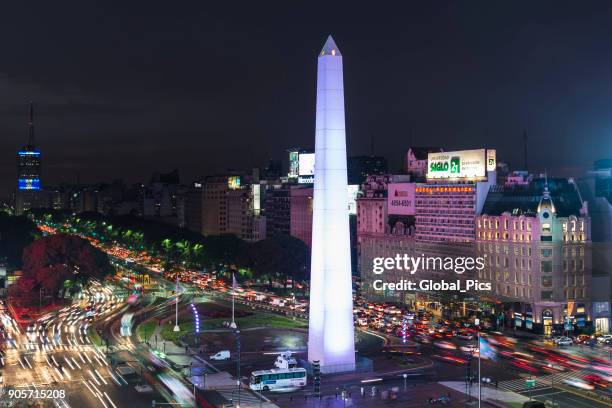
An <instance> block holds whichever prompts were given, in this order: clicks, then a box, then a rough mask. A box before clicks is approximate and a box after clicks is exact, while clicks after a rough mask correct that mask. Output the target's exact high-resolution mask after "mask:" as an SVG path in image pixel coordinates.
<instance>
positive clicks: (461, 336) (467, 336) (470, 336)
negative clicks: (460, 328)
mask: <svg viewBox="0 0 612 408" xmlns="http://www.w3.org/2000/svg"><path fill="white" fill-rule="evenodd" d="M457 338H458V339H461V340H473V339H474V335H473V334H472V333H469V332H459V333H457Z"/></svg>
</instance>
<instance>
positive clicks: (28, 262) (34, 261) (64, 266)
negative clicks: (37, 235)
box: [18, 234, 113, 299]
mask: <svg viewBox="0 0 612 408" xmlns="http://www.w3.org/2000/svg"><path fill="white" fill-rule="evenodd" d="M112 271H113V268H112V266H111V264H110V262H109V260H108V256H107V255H106V254H105V253H104V252H102V251H100V250H99V249H97V248H95V247H94V246H92V245H91V244H90V243H89V241H87V240H84V239H82V238H80V237H78V236H76V235H69V234H57V235H51V236H48V237H44V238H41V239H39V240H36V241H34V242H33V243H32V244H31V245H30V246H28V247H27V248H26V249H25V250H24V253H23V272H22V277H21V278H20V279H19V281H18V287H19V288H20V289H21V290H24V291H25V290H28V291H32V290H34V291H38V290H39V289H44V290H45V293H47V294H48V295H51V296H52V297H53V298H54V299H56V298H59V297H60V293H61V292H62V289H64V288H66V287H72V286H73V285H72V284H73V283H77V282H80V283H85V282H86V281H87V280H88V279H90V278H95V279H99V280H102V279H104V278H105V277H106V276H107V275H108V274H110V273H112ZM66 281H70V282H71V283H70V284H67V283H66Z"/></svg>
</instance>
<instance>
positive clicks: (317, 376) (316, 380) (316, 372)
mask: <svg viewBox="0 0 612 408" xmlns="http://www.w3.org/2000/svg"><path fill="white" fill-rule="evenodd" d="M312 379H313V384H314V393H315V395H319V394H320V393H321V364H319V360H315V361H313V362H312Z"/></svg>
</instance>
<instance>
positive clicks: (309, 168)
mask: <svg viewBox="0 0 612 408" xmlns="http://www.w3.org/2000/svg"><path fill="white" fill-rule="evenodd" d="M299 162H300V167H299V170H300V176H312V175H314V170H315V154H314V153H300V158H299Z"/></svg>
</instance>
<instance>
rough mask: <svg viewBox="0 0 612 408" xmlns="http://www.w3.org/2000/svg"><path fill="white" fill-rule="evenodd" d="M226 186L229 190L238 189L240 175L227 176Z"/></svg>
mask: <svg viewBox="0 0 612 408" xmlns="http://www.w3.org/2000/svg"><path fill="white" fill-rule="evenodd" d="M227 187H228V188H229V189H230V190H238V189H239V188H240V176H230V177H228V178H227Z"/></svg>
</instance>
